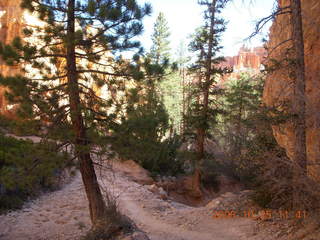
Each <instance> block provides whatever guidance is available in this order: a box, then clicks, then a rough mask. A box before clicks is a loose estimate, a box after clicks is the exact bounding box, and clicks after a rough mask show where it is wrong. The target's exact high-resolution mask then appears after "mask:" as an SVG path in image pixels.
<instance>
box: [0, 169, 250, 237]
mask: <svg viewBox="0 0 320 240" xmlns="http://www.w3.org/2000/svg"><path fill="white" fill-rule="evenodd" d="M117 169H119V168H117ZM120 169H121V168H120ZM97 172H98V175H99V179H100V182H101V185H102V186H103V187H104V188H108V189H109V191H111V193H112V194H113V195H114V196H116V197H117V198H118V201H119V206H120V209H121V211H122V212H123V213H124V214H126V215H128V216H129V217H130V218H131V219H133V220H134V222H135V223H136V224H137V225H138V226H139V227H140V228H141V229H142V230H143V231H145V232H146V233H147V234H148V235H149V237H150V238H151V239H152V240H165V239H168V240H182V239H184V240H189V239H190V240H213V239H215V240H220V239H224V240H233V239H234V240H236V239H237V240H238V239H248V238H249V236H248V235H249V234H250V233H251V232H252V225H253V221H252V220H250V219H243V218H241V219H238V218H234V219H213V218H212V217H211V215H212V213H210V212H208V209H206V208H204V207H203V208H193V207H189V206H186V205H183V204H179V203H175V202H172V201H164V200H161V199H160V198H159V196H157V195H155V194H154V193H151V192H150V191H148V190H147V186H143V185H139V184H137V183H135V182H132V181H130V180H129V178H128V177H127V176H125V174H124V173H123V172H121V171H119V170H117V172H115V173H112V172H110V171H109V170H104V171H97ZM89 228H90V219H89V212H88V207H87V200H86V196H85V193H84V189H83V185H82V182H81V177H80V174H79V173H78V174H77V175H76V176H75V177H74V179H73V180H72V182H71V183H70V184H67V185H66V186H64V187H63V188H62V189H61V190H58V191H55V192H52V193H48V194H45V195H43V196H42V197H40V198H38V199H37V200H35V201H32V202H29V203H27V204H26V205H25V206H24V208H23V209H22V210H19V211H14V212H10V213H8V214H7V215H1V216H0V239H1V240H29V239H30V240H31V239H32V240H40V239H41V240H45V239H46V240H56V239H60V240H78V239H80V236H82V235H83V234H84V233H85V232H86V231H87V230H88V229H89Z"/></svg>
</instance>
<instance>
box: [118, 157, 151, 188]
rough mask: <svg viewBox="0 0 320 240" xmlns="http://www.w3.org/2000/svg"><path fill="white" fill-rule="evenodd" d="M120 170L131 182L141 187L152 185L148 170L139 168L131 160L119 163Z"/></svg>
mask: <svg viewBox="0 0 320 240" xmlns="http://www.w3.org/2000/svg"><path fill="white" fill-rule="evenodd" d="M120 168H121V169H120V170H122V171H123V172H124V173H125V174H126V175H127V176H128V177H129V178H130V179H131V180H132V181H135V182H137V183H139V184H143V185H151V184H153V183H154V181H153V179H152V178H151V177H150V173H149V171H148V170H146V169H144V168H143V167H141V166H140V165H139V164H137V163H136V162H135V161H133V160H127V161H124V162H122V163H121V167H120Z"/></svg>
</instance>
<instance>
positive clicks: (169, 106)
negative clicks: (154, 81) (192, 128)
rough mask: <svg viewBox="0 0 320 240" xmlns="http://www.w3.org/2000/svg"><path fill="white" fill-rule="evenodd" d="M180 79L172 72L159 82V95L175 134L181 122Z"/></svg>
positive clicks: (176, 73) (181, 91) (181, 99)
mask: <svg viewBox="0 0 320 240" xmlns="http://www.w3.org/2000/svg"><path fill="white" fill-rule="evenodd" d="M181 83H182V78H181V76H180V75H179V73H178V72H172V73H170V74H168V75H167V76H165V77H164V79H163V80H162V81H161V82H160V84H159V88H160V94H161V96H162V99H163V104H164V106H165V109H166V111H167V113H168V115H169V121H170V125H171V126H173V129H174V131H175V132H179V131H180V125H181V122H182V104H183V102H182V101H183V98H182V97H183V96H182V93H183V89H182V88H183V86H182V84H181Z"/></svg>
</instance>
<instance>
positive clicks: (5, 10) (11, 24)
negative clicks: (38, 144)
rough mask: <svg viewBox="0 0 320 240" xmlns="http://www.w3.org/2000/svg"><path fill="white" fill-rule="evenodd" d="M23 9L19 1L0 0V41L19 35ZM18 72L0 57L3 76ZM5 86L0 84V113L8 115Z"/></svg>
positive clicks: (0, 72)
mask: <svg viewBox="0 0 320 240" xmlns="http://www.w3.org/2000/svg"><path fill="white" fill-rule="evenodd" d="M22 16H23V11H22V9H21V8H20V1H18V0H15V1H12V0H1V1H0V42H2V43H6V44H8V43H10V42H11V41H12V40H13V39H14V38H15V37H17V36H19V35H20V33H21V30H22V28H23V18H22ZM18 72H19V68H17V67H12V66H10V67H8V66H7V65H5V64H4V63H3V61H2V59H1V58H0V74H2V75H4V76H9V75H13V74H16V73H18ZM5 91H6V88H4V87H2V86H0V113H1V114H5V115H8V114H10V109H9V108H8V103H7V100H6V99H5V96H4V93H5Z"/></svg>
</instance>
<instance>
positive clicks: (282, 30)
mask: <svg viewBox="0 0 320 240" xmlns="http://www.w3.org/2000/svg"><path fill="white" fill-rule="evenodd" d="M289 3H290V1H289V0H279V4H280V6H281V7H285V6H289ZM301 3H302V16H303V29H304V44H305V70H306V127H307V129H306V138H307V139H306V143H307V162H308V172H309V174H310V175H312V176H314V177H315V178H317V179H318V180H319V179H320V111H319V110H320V61H319V54H320V40H319V39H320V28H319V26H320V14H319V13H320V1H319V0H305V1H301ZM290 38H291V25H290V16H289V14H282V15H279V16H277V17H276V19H275V21H274V23H273V25H272V27H271V29H270V40H269V43H268V52H269V56H268V59H276V60H277V61H280V62H284V59H285V58H286V57H290V54H288V51H287V49H288V48H290V47H292V41H287V40H288V39H290ZM289 74H290V68H288V67H280V68H279V69H276V70H275V71H274V72H272V73H270V74H269V75H268V77H267V80H266V84H265V89H264V97H263V98H264V102H265V103H266V105H267V106H270V107H274V106H278V105H279V103H281V102H284V101H287V102H290V101H291V100H292V94H293V88H292V86H293V82H292V81H293V80H292V79H290V77H289ZM294 131H295V129H294V128H293V126H292V124H290V123H286V124H282V125H279V126H273V132H274V135H275V137H276V140H277V142H278V143H279V145H281V146H282V147H284V148H285V149H286V152H287V155H288V156H289V157H290V158H292V154H293V150H294V141H295V139H294Z"/></svg>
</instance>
